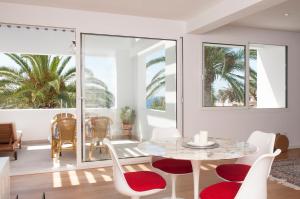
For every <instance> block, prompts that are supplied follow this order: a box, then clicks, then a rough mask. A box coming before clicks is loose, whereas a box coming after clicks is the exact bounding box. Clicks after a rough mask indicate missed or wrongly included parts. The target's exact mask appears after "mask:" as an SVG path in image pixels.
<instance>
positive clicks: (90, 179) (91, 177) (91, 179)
mask: <svg viewBox="0 0 300 199" xmlns="http://www.w3.org/2000/svg"><path fill="white" fill-rule="evenodd" d="M84 175H85V177H86V179H87V181H88V182H89V183H91V184H92V183H96V182H97V181H96V179H95V177H94V175H93V174H92V172H89V171H84Z"/></svg>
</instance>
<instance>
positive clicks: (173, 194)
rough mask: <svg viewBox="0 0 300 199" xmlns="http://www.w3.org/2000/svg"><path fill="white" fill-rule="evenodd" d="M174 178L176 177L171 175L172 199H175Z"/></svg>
mask: <svg viewBox="0 0 300 199" xmlns="http://www.w3.org/2000/svg"><path fill="white" fill-rule="evenodd" d="M176 178H177V175H171V183H172V196H171V198H172V199H176Z"/></svg>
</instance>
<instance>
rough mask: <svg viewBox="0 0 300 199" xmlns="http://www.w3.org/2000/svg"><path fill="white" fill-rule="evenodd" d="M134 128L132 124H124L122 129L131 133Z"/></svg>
mask: <svg viewBox="0 0 300 199" xmlns="http://www.w3.org/2000/svg"><path fill="white" fill-rule="evenodd" d="M132 126H133V125H132V124H124V123H123V124H122V129H123V130H130V131H131V130H132Z"/></svg>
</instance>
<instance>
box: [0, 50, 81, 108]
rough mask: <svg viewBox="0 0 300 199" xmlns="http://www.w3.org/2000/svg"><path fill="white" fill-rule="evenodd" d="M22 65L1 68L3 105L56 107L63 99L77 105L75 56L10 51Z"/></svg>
mask: <svg viewBox="0 0 300 199" xmlns="http://www.w3.org/2000/svg"><path fill="white" fill-rule="evenodd" d="M5 55H7V56H8V57H10V58H11V59H12V60H13V61H14V62H15V63H16V64H17V66H18V68H14V67H9V66H1V67H0V98H1V101H0V106H1V107H2V108H56V107H60V105H61V101H63V103H64V104H65V103H66V104H67V105H68V107H75V98H76V85H75V74H76V68H75V67H67V64H68V63H69V61H70V59H71V56H67V57H64V56H50V55H32V54H21V55H18V54H14V53H11V54H8V53H5Z"/></svg>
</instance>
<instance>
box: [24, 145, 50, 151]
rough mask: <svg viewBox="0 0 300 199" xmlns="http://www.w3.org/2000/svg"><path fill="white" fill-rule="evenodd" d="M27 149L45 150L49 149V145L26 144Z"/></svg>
mask: <svg viewBox="0 0 300 199" xmlns="http://www.w3.org/2000/svg"><path fill="white" fill-rule="evenodd" d="M26 149H27V151H33V150H45V149H51V145H50V144H47V145H34V146H27V147H26Z"/></svg>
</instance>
